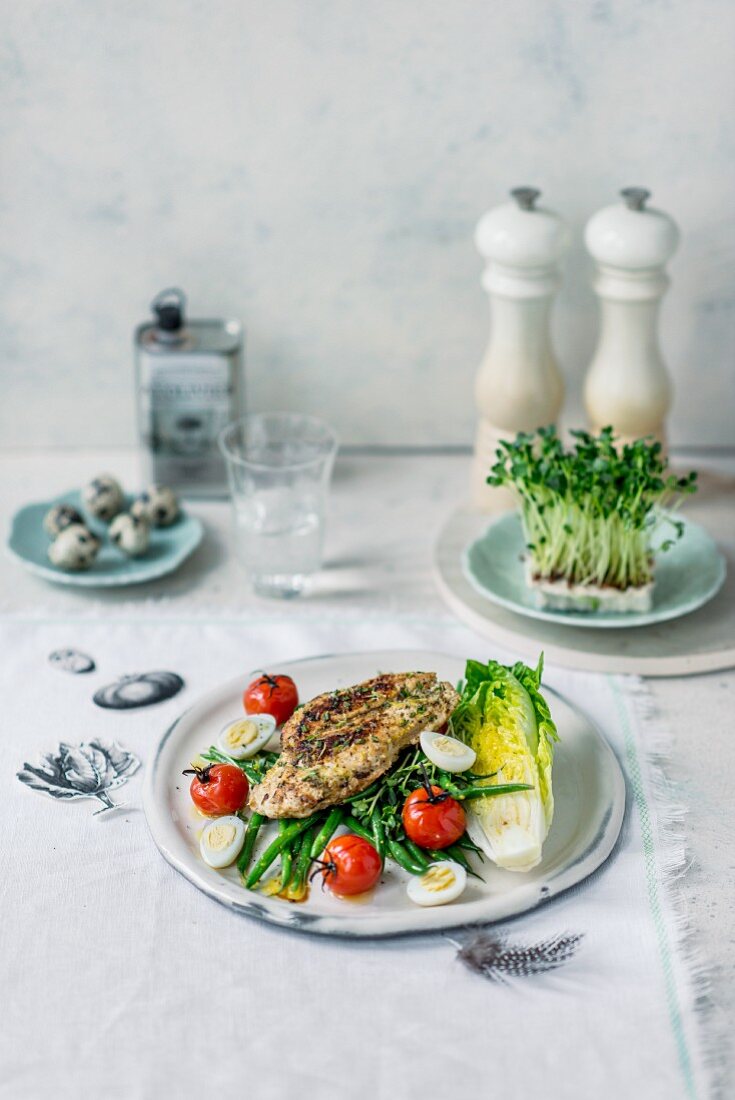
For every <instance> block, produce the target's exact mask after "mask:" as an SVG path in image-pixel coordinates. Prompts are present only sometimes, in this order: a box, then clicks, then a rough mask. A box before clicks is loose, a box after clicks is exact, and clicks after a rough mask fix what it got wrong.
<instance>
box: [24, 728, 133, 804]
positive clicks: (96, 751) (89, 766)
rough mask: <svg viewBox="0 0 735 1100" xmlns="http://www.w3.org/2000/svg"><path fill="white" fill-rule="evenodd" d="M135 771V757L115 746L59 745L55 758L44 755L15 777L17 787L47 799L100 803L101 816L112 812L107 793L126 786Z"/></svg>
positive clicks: (99, 742) (114, 743)
mask: <svg viewBox="0 0 735 1100" xmlns="http://www.w3.org/2000/svg"><path fill="white" fill-rule="evenodd" d="M139 767H140V760H138V758H137V756H134V755H133V753H132V752H128V751H127V749H124V748H122V746H120V745H118V744H117V742H114V741H113V742H112V743H111V744H105V743H104V742H102V741H99V740H97V739H94V740H93V741H85V742H83V743H82V744H81V745H67V744H66V742H64V741H62V742H61V743H60V744H59V747H58V750H57V752H56V753H55V754H53V753H44V755H43V756H41V758H40V762H39V764H38V765H37V766H36V767H34V766H33V765H31V764H28V763H25V764H24V765H23V767H22V769H21V771H19V772H18V773H17V775H18V779H20V781H21V783H25V784H26V785H27V786H28V787H30V788H31V789H32V790H34V791H42V792H43V793H44V794H48V795H50V796H51V798H96V799H98V800H99V801H100V802H101V803H102V810H97V811H96V812H97V813H102V812H103V811H104V810H112V809H114V808H115V803H114V802H113V801H112V799H111V798H110V796H109V794H108V791H111V790H113V789H114V788H115V787H119V786H121V784H123V783H125V782H127V780H128V779H129V778H130V776H131V775H132V774H133V773H134V772H135V771H137V769H138V768H139Z"/></svg>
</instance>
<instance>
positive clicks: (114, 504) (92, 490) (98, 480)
mask: <svg viewBox="0 0 735 1100" xmlns="http://www.w3.org/2000/svg"><path fill="white" fill-rule="evenodd" d="M82 500H83V502H84V506H85V508H87V509H88V510H89V511H90V513H91V514H92V515H93V516H94V517H95V518H96V519H101V520H104V522H105V523H109V522H110V521H111V520H113V519H114V518H115V516H116V515H117V514H118V512H121V511H122V510H123V507H124V505H125V496H124V494H123V491H122V487H121V486H120V483H119V481H117V480H116V479H115V478H114V477H112V476H111V475H110V474H100V475H99V477H95V478H93V479H92V480H91V481H90V482H89V484H88V485H85V487H84V489H83V490H82Z"/></svg>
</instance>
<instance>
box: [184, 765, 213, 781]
mask: <svg viewBox="0 0 735 1100" xmlns="http://www.w3.org/2000/svg"><path fill="white" fill-rule="evenodd" d="M213 767H214V764H207V766H206V768H199V767H197V765H196V764H193V765H192V767H191V768H185V769H184V771H183V772H182V773H181V774H182V775H195V776H196V777H197V779H198V780H199V782H200V783H209V782H210V780H211V778H212V774H211V773H212V768H213Z"/></svg>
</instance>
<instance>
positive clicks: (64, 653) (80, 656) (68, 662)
mask: <svg viewBox="0 0 735 1100" xmlns="http://www.w3.org/2000/svg"><path fill="white" fill-rule="evenodd" d="M48 659H49V662H50V663H51V664H52V665H53V666H54V668H58V669H59V670H60V671H61V672H75V673H80V672H93V671H94V667H95V664H94V661H93V660H92V658H91V657H88V656H87V654H86V653H81V652H80V651H79V650H78V649H55V650H54V651H53V653H49V655H48Z"/></svg>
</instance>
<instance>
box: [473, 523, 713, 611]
mask: <svg viewBox="0 0 735 1100" xmlns="http://www.w3.org/2000/svg"><path fill="white" fill-rule="evenodd" d="M680 518H681V517H680V516H677V519H680ZM682 522H683V523H684V533H683V535H682V537H681V538H680V539H679V541H678V542H676V543H675V544H674V545H673V546H672V547H671V549H670V550H667V551H666V552H665V553H656V540H655V539H654V547H653V549H654V554H655V556H656V572H655V585H654V589H653V607H652V608H651V610H650V611H630V612H622V611H606V612H603V611H588V612H580V611H553V610H550V609H548V608H539V607H537V606H536V603H535V598H534V593H533V591H531V590H530V589H529V588H528V587H527V585H526V581H525V574H524V568H523V559H524V556H525V554H526V544H525V539H524V538H523V528H522V526H521V520H520V516H518V514H517V513H510V514H508V515H506V516H502V517H501V518H500V519H498V520H496V521H495V523H493V524H491V526H490V527H489V528H488V529H487V531H486V532H485V534H484V535H482V536H481V538H479V539H476V540H475V542H473V543H471V545H470V546H468V548H467V549H466V550H465V552H464V555H463V561H462V565H463V568H464V573H465V576H466V578H467V580H468V581H469V582H470V584H471V585H472V587H473V588H474V589H476V591H477V592H479V593H480V595H482V596H485V597H486V599H488V600H491V601H492V602H493V603H496V604H500V606H501V607H507V608H508V609H509V610H510V611H515V612H516V613H517V614H518V615H527V616H529V617H530V618H532V619H544V620H545V621H546V622H550V623H562V624H564V623H567V624H569V625H570V626H587V627H592V628H597V629H602V628H613V627H618V628H620V627H634V626H650V625H651V624H652V623H662V622H666V620H667V619H678V618H679V617H680V616H681V615H688V614H689V613H690V612H691V611H696V609H697V608H698V607H701V606H702V604H705V603H707V601H708V600H711V599H712V597H713V596H715V595H716V594H717V593H718V591H719V590H720V588H721V587H722V584H723V582H724V580H725V559H724V558H723V556H722V554H721V553H720V552H719V550H718V549H717V546H716V545H715V543H714V542H713V541H712V539H711V538H710V536H709V535H708V534H707V532H706V531H705V530H704V528H703V527H700V526H699V525H698V524H696V523H689V522H687V521H686V520H683V521H682ZM666 537H667V533H666V532H665V531H660V532H659V540H660V541H663V540H664V539H665V538H666Z"/></svg>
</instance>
